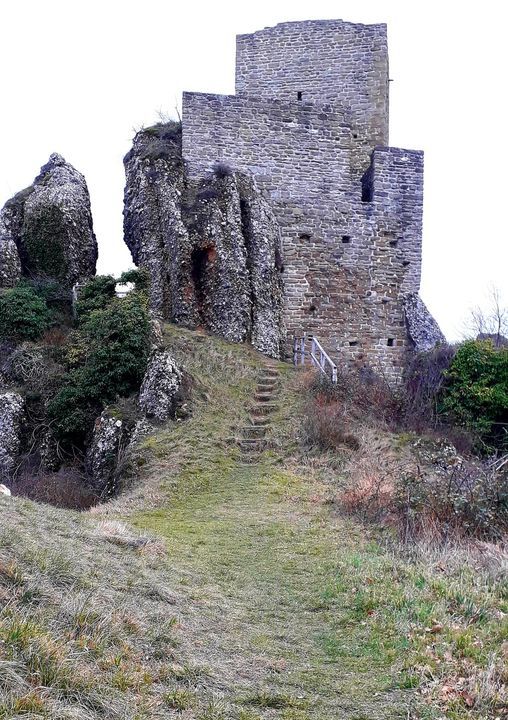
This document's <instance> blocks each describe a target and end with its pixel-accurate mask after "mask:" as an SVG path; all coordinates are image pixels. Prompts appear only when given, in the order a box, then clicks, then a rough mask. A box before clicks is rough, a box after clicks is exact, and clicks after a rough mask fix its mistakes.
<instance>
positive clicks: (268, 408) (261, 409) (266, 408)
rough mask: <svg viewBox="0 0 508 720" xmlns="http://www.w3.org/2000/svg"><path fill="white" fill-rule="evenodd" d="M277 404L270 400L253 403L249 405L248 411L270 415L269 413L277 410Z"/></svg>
mask: <svg viewBox="0 0 508 720" xmlns="http://www.w3.org/2000/svg"><path fill="white" fill-rule="evenodd" d="M278 409H279V406H278V405H276V404H275V403H271V402H263V403H259V405H254V406H253V407H251V409H250V412H251V415H270V413H272V412H275V410H278Z"/></svg>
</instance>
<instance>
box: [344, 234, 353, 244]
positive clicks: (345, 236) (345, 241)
mask: <svg viewBox="0 0 508 720" xmlns="http://www.w3.org/2000/svg"><path fill="white" fill-rule="evenodd" d="M342 242H343V243H344V245H347V244H348V243H350V242H351V235H343V236H342Z"/></svg>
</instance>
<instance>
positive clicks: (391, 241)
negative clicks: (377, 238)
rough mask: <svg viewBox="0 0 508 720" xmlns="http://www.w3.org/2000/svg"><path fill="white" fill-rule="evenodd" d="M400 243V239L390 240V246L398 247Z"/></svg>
mask: <svg viewBox="0 0 508 720" xmlns="http://www.w3.org/2000/svg"><path fill="white" fill-rule="evenodd" d="M398 244H399V241H398V240H390V242H389V245H390V247H397V245H398Z"/></svg>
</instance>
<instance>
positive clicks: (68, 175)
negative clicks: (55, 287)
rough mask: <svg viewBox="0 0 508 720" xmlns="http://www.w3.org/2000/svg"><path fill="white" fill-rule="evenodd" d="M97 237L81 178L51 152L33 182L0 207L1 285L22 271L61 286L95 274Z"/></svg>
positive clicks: (7, 284) (86, 191)
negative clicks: (48, 279)
mask: <svg viewBox="0 0 508 720" xmlns="http://www.w3.org/2000/svg"><path fill="white" fill-rule="evenodd" d="M96 262H97V241H96V239H95V235H94V232H93V226H92V215H91V210H90V197H89V194H88V188H87V185H86V182H85V178H84V177H83V175H81V173H79V172H78V171H77V170H76V169H75V168H73V167H72V165H69V163H67V162H66V161H65V160H64V158H63V157H61V156H60V155H56V154H53V155H51V157H50V158H49V161H48V163H47V164H46V165H44V166H43V167H42V168H41V172H40V174H39V175H38V176H37V177H36V178H35V180H34V182H33V184H32V185H31V186H30V187H28V188H26V189H25V190H22V191H21V192H19V193H18V194H17V195H15V196H14V197H13V198H11V199H10V200H8V201H7V203H6V204H5V206H4V208H3V210H2V211H1V213H0V287H11V286H12V285H14V284H15V283H16V282H17V281H18V280H19V279H20V277H22V276H27V277H45V278H53V279H55V280H58V281H59V282H60V283H61V284H62V285H64V286H65V287H68V288H71V287H72V286H73V285H74V283H76V282H80V281H83V280H86V279H88V278H90V277H92V276H93V275H94V274H95V265H96Z"/></svg>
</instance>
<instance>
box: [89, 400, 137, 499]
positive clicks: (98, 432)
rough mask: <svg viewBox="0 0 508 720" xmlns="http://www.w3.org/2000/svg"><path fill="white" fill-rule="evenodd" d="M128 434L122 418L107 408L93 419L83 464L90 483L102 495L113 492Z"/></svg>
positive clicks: (105, 495) (106, 495)
mask: <svg viewBox="0 0 508 720" xmlns="http://www.w3.org/2000/svg"><path fill="white" fill-rule="evenodd" d="M129 435H130V433H129V432H128V430H127V428H126V427H125V424H124V422H123V420H121V419H120V418H118V417H117V416H116V415H115V414H113V413H111V412H110V411H108V410H104V412H103V413H102V414H101V416H100V417H99V418H97V420H96V421H95V427H94V430H93V436H92V440H91V441H90V444H89V446H88V449H87V451H86V458H85V466H86V470H87V472H88V475H89V477H90V480H91V483H92V485H93V486H94V488H95V489H96V490H97V492H98V493H99V494H100V495H101V496H102V497H108V496H110V495H112V494H113V493H114V490H115V487H114V480H115V471H116V469H117V466H118V461H119V458H120V456H121V453H122V451H123V448H124V447H125V445H126V443H127V442H128V439H129Z"/></svg>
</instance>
